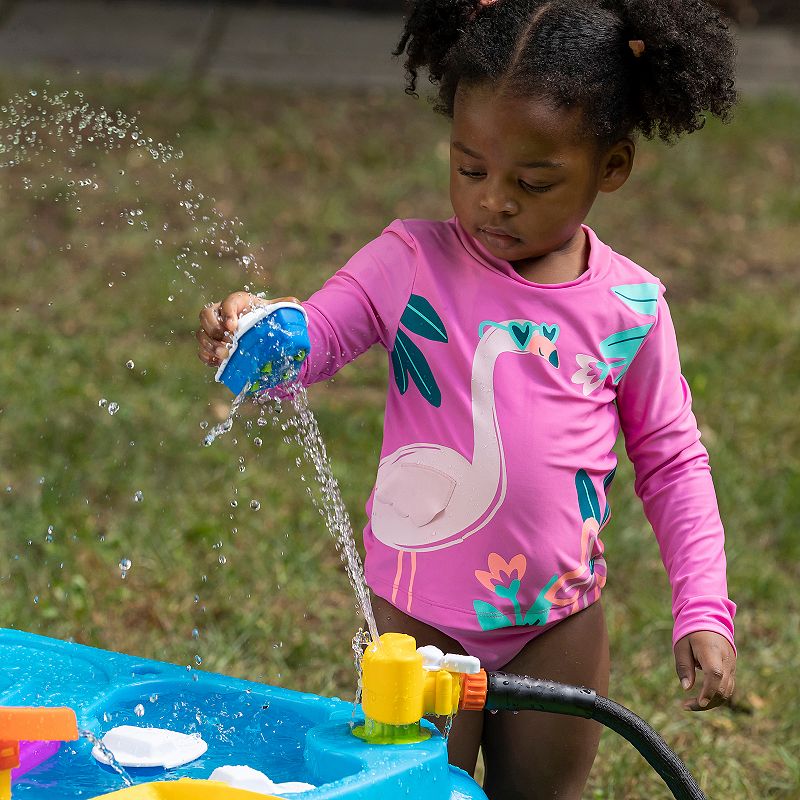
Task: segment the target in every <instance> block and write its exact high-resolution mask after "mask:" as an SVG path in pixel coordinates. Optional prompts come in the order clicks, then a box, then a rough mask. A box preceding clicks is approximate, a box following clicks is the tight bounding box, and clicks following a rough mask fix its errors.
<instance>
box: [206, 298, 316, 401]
mask: <svg viewBox="0 0 800 800" xmlns="http://www.w3.org/2000/svg"><path fill="white" fill-rule="evenodd" d="M310 349H311V342H310V341H309V338H308V325H307V322H306V312H305V310H304V309H303V307H302V306H300V305H298V304H297V303H288V302H281V303H272V304H271V305H267V306H259V307H257V308H255V309H254V310H253V311H250V312H248V313H247V314H243V315H242V316H241V317H239V325H238V327H237V328H236V332H235V333H234V335H233V344H232V346H231V351H230V354H229V355H228V357H227V358H226V359H225V361H223V362H222V364H221V365H220V367H219V369H218V370H217V375H216V380H217V382H218V383H223V384H225V386H227V387H228V388H229V389H230V390H231V391H232V392H233V393H234V394H235V395H239V394H240V393H241V392H242V390H243V389H244V388H245V386H247V384H248V383H249V384H250V387H249V388H248V390H247V394H248V395H250V394H257V393H258V392H262V391H264V390H265V389H274V388H275V387H276V386H280V385H282V384H285V383H291V382H292V381H294V380H296V379H297V376H298V374H299V372H300V367H301V366H302V364H303V361H305V359H306V357H307V356H308V353H309V351H310Z"/></svg>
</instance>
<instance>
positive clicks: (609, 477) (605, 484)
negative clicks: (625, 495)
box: [600, 467, 617, 527]
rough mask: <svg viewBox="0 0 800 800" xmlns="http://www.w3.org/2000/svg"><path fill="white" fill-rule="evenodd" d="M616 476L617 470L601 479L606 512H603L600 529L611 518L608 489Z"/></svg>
mask: <svg viewBox="0 0 800 800" xmlns="http://www.w3.org/2000/svg"><path fill="white" fill-rule="evenodd" d="M616 474H617V468H616V467H614V469H612V470H611V472H609V473H608V475H606V476H605V478H603V490H604V491H605V493H606V510H605V511H604V512H603V519H602V520H601V521H600V527H602V526H603V525H605V524H606V522H608V518H609V517H610V516H611V504H610V503H609V502H608V488H609V487H610V486H611V481H613V480H614V476H615V475H616Z"/></svg>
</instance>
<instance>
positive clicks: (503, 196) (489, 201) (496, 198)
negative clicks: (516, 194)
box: [481, 181, 519, 214]
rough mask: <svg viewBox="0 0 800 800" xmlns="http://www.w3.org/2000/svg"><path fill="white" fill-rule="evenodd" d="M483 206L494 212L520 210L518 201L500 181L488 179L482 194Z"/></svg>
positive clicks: (502, 212)
mask: <svg viewBox="0 0 800 800" xmlns="http://www.w3.org/2000/svg"><path fill="white" fill-rule="evenodd" d="M481 208H482V209H483V210H484V211H488V212H490V213H492V214H516V213H517V212H518V211H519V205H518V204H517V201H516V200H515V199H514V198H513V197H512V196H511V195H510V194H509V192H508V191H507V190H506V189H505V188H504V187H503V186H502V185H500V184H499V183H496V182H491V183H490V182H489V181H487V182H486V183H485V184H484V192H483V194H482V195H481Z"/></svg>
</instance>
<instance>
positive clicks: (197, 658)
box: [194, 655, 203, 667]
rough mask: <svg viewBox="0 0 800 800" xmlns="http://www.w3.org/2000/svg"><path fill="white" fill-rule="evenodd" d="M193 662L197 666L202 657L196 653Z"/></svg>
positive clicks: (200, 662) (201, 661)
mask: <svg viewBox="0 0 800 800" xmlns="http://www.w3.org/2000/svg"><path fill="white" fill-rule="evenodd" d="M194 663H195V664H197V666H198V667H199V666H200V665H201V664H202V663H203V659H202V658H200V656H197V655H196V656H195V657H194Z"/></svg>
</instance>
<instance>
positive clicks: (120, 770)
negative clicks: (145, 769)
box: [78, 730, 133, 786]
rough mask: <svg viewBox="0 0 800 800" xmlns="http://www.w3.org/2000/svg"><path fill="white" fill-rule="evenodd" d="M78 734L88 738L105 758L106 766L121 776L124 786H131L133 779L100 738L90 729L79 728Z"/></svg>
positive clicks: (82, 737)
mask: <svg viewBox="0 0 800 800" xmlns="http://www.w3.org/2000/svg"><path fill="white" fill-rule="evenodd" d="M78 734H79V735H80V737H81V739H88V740H89V742H91V744H92V746H94V747H96V748H97V749H98V750H99V751H100V752H101V753H102V755H103V756H104V757H105V758H106V759H107V761H108V766H109V767H111V769H113V770H114V772H116V773H117V775H119V777H120V778H122V782H123V783H124V784H125V786H133V779H132V778H131V776H130V775H129V774H128V773H127V771H126V770H125V768H124V767H123V766H122V765H121V764H120V763H119V762H118V761H117V759H116V758H115V757H114V754H113V753H112V752H111V751H110V750H109V749H108V748H107V747H106V746H105V744H104V743H103V740H102V739H98V738H97V736H95V735H94V734H93V733H92V732H91V731H86V730H79V731H78Z"/></svg>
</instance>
